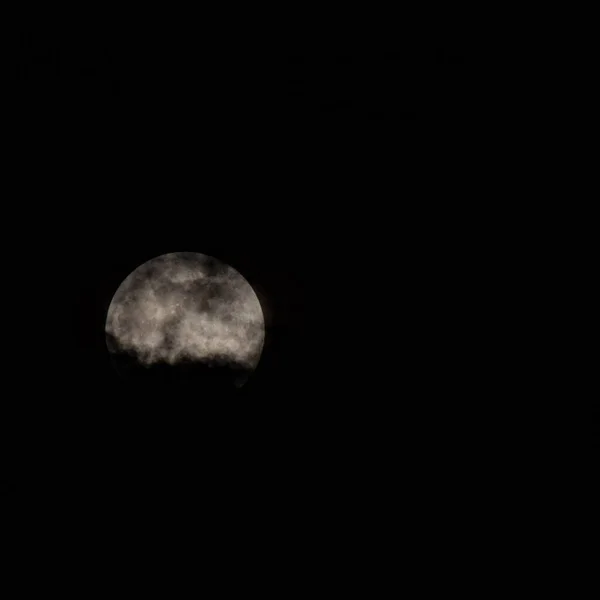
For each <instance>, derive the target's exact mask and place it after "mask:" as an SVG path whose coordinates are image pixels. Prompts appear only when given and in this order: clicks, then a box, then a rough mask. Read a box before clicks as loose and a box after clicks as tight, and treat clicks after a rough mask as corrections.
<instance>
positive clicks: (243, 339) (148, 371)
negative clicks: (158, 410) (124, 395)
mask: <svg viewBox="0 0 600 600" xmlns="http://www.w3.org/2000/svg"><path fill="white" fill-rule="evenodd" d="M105 332H106V344H107V347H108V350H109V352H110V355H111V359H112V362H113V365H114V366H115V368H116V369H117V371H118V372H119V373H120V374H121V375H124V376H132V377H137V378H145V379H146V380H151V381H153V382H154V381H157V382H158V381H160V382H163V381H169V382H174V383H178V382H181V381H185V382H189V381H190V380H192V379H193V380H194V382H198V383H199V384H200V385H203V384H207V386H208V388H209V389H211V390H212V389H221V388H227V387H231V386H233V387H240V386H242V385H243V384H244V383H245V382H246V381H247V379H248V377H249V375H250V374H251V373H252V372H253V371H254V370H255V369H256V367H257V365H258V362H259V360H260V356H261V353H262V348H263V344H264V339H265V324H264V317H263V312H262V309H261V305H260V302H259V300H258V297H257V296H256V293H255V292H254V290H253V289H252V287H251V286H250V284H249V283H248V282H247V281H246V280H245V279H244V277H242V275H240V273H238V272H237V271H236V270H235V269H234V268H232V267H230V266H228V265H226V264H225V263H223V262H221V261H219V260H217V259H216V258H213V257H212V256H207V255H205V254H199V253H192V252H176V253H171V254H164V255H162V256H158V257H156V258H153V259H151V260H149V261H147V262H145V263H144V264H142V265H141V266H139V267H138V268H137V269H135V270H134V271H133V272H132V273H131V274H130V275H129V276H128V277H126V278H125V280H124V281H123V283H121V285H120V286H119V288H118V289H117V291H116V293H115V295H114V297H113V299H112V302H111V303H110V306H109V308H108V313H107V317H106V326H105Z"/></svg>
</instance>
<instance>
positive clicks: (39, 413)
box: [5, 27, 591, 543]
mask: <svg viewBox="0 0 600 600" xmlns="http://www.w3.org/2000/svg"><path fill="white" fill-rule="evenodd" d="M159 31H160V34H157V33H156V32H154V33H152V32H150V33H149V32H145V33H144V32H139V31H137V32H136V34H135V35H132V34H131V31H126V30H124V31H120V32H111V33H110V34H109V33H107V32H106V31H102V32H98V31H94V32H92V31H79V32H77V33H72V32H71V33H70V34H69V35H62V34H60V35H59V34H57V33H45V34H41V35H38V34H37V33H36V34H34V33H32V32H27V33H24V34H23V35H22V36H21V37H20V39H19V42H18V45H17V46H16V48H17V52H16V53H15V54H16V57H15V61H14V69H15V73H14V75H15V76H16V77H15V80H16V81H17V83H16V84H14V86H13V87H12V90H13V91H14V92H15V93H14V106H12V107H11V111H12V112H11V117H12V121H13V123H14V125H15V128H14V129H15V135H14V137H11V144H14V145H13V147H12V149H13V151H12V152H11V158H12V159H14V164H13V163H12V161H11V164H10V165H9V167H8V170H9V171H10V170H12V173H13V174H14V179H15V185H14V186H13V190H14V191H13V193H12V194H11V199H10V201H9V202H8V206H9V207H10V208H8V209H7V216H8V218H7V220H6V221H5V233H6V239H7V240H8V239H9V238H10V239H12V237H11V236H17V242H16V243H14V244H13V243H12V242H9V248H10V251H11V252H12V253H14V254H15V255H16V258H15V259H14V260H13V261H10V263H9V265H8V267H9V268H10V269H14V273H13V272H12V271H11V273H10V277H11V278H12V281H14V282H15V286H14V288H13V289H17V290H21V292H18V293H17V295H18V296H19V297H18V298H15V299H14V300H13V302H14V303H18V305H19V315H21V314H22V315H23V317H19V323H18V325H17V326H18V327H19V328H20V329H21V330H23V328H25V329H26V331H27V332H28V334H27V335H21V336H19V340H20V341H19V342H18V343H19V344H22V347H20V348H19V351H18V353H17V354H18V356H20V357H22V360H20V361H19V363H20V364H19V365H18V369H16V370H18V385H17V386H16V387H15V388H14V389H13V391H12V392H11V395H12V396H13V397H14V398H13V401H12V402H11V403H10V404H7V406H8V407H9V408H7V419H6V420H5V422H6V423H8V429H9V431H10V436H9V437H8V438H7V439H10V440H12V441H11V443H10V444H9V446H10V448H11V449H10V454H11V455H12V457H13V460H12V462H11V465H12V466H13V467H14V468H12V469H11V472H10V475H9V476H8V479H7V480H8V481H9V486H10V487H11V489H12V490H13V491H21V492H22V494H21V497H22V498H23V499H24V501H25V502H29V503H33V505H35V498H36V497H37V496H39V494H45V495H46V496H53V495H54V496H53V497H56V498H61V499H64V497H65V494H71V497H76V498H78V500H77V501H74V500H72V501H69V502H68V503H67V505H68V507H69V508H67V512H68V511H74V512H75V513H77V512H78V511H79V512H81V514H82V515H84V514H87V513H86V511H89V510H96V509H93V508H90V507H96V508H97V507H98V506H102V507H105V508H106V507H107V506H111V507H112V508H110V509H109V508H106V511H109V512H110V511H112V512H110V514H114V515H116V517H115V519H116V520H117V522H122V521H124V520H127V519H132V520H136V521H137V520H140V519H141V518H140V517H139V515H140V514H146V513H145V512H144V511H146V510H148V511H150V510H151V509H150V508H148V506H149V504H152V503H153V502H155V501H157V499H161V501H164V502H165V503H170V502H171V501H172V502H175V503H177V502H181V503H182V504H183V505H185V506H186V507H188V509H189V507H190V506H194V503H198V504H197V505H196V506H200V505H201V506H202V507H206V508H202V511H201V512H202V515H203V516H202V515H201V518H200V517H198V515H197V514H196V518H197V519H199V520H200V521H203V520H204V521H207V522H208V521H210V522H214V521H218V522H219V523H223V522H224V521H227V522H228V523H229V526H231V527H241V528H244V527H246V526H247V525H244V524H243V523H244V522H247V521H253V522H255V524H256V521H260V522H265V519H266V520H267V521H269V522H273V521H277V522H284V523H287V525H286V526H285V527H292V528H293V529H297V530H301V529H303V528H306V530H312V528H315V527H317V528H318V527H322V523H323V522H324V521H330V522H336V523H338V525H336V526H335V530H336V532H337V533H336V534H335V535H337V536H342V537H343V535H349V534H348V530H347V529H346V534H343V530H344V525H343V523H346V524H347V523H348V519H350V512H351V510H353V509H350V508H349V506H350V505H351V504H353V502H354V501H358V499H360V498H362V499H363V500H360V501H361V502H363V501H364V502H367V501H368V500H367V499H366V498H367V496H369V494H371V493H372V494H374V495H375V496H376V497H377V498H379V500H378V502H381V503H382V504H386V503H388V502H392V501H393V500H392V498H394V497H396V496H394V495H393V491H394V490H397V489H398V487H399V486H400V487H401V488H402V489H404V490H405V491H404V492H403V493H402V496H403V498H404V500H403V501H404V502H406V503H407V504H406V506H407V508H406V511H408V513H410V514H413V515H417V514H421V512H422V511H424V512H426V513H427V515H428V516H427V519H426V520H427V522H428V523H429V525H428V527H430V528H432V529H435V528H439V527H441V528H442V529H444V528H449V529H451V528H452V525H451V521H453V519H450V518H447V519H446V518H444V517H443V515H444V514H446V515H448V514H450V513H452V514H457V513H456V511H459V512H460V511H466V512H470V513H471V514H479V511H485V510H486V509H485V507H486V506H489V505H488V503H487V501H486V498H488V494H489V497H491V496H494V497H495V499H497V498H498V494H500V495H501V494H503V493H505V494H507V496H510V493H508V492H507V491H506V488H505V489H504V491H500V490H499V489H498V488H499V487H500V486H498V481H499V480H503V478H507V477H511V478H515V477H517V478H520V481H521V483H522V484H523V485H531V472H532V471H531V469H530V466H531V465H532V464H534V463H535V464H539V462H538V463H536V460H538V461H539V460H540V457H542V459H543V457H544V456H545V454H544V453H545V452H547V451H549V448H546V447H543V448H539V447H537V448H534V449H532V448H529V453H528V454H527V457H528V458H527V459H525V458H523V456H524V455H523V452H522V451H523V449H524V448H525V446H526V445H527V442H528V441H529V443H530V445H534V442H533V441H532V440H533V437H535V436H534V435H533V432H532V430H531V429H530V427H531V420H530V416H531V411H532V410H534V409H533V408H532V406H531V405H530V404H526V403H524V402H523V397H524V395H526V393H527V391H526V390H523V389H520V388H519V386H518V385H517V384H516V383H514V381H513V379H512V376H511V377H510V378H509V377H508V376H507V377H503V376H502V374H503V373H507V372H511V371H512V370H513V369H514V367H515V366H517V362H516V361H514V359H513V358H512V355H511V354H510V352H505V351H504V348H505V346H504V344H505V343H506V342H505V340H503V341H502V342H500V341H498V343H497V344H493V345H494V350H493V351H492V350H490V349H489V341H490V338H492V339H498V340H500V333H499V330H502V329H503V328H504V327H509V322H510V318H509V317H507V316H506V314H507V311H508V310H509V307H510V306H512V304H513V303H514V302H515V301H516V298H517V297H518V294H515V293H513V292H512V290H510V289H507V288H506V287H504V286H502V285H501V283H500V282H501V281H503V278H504V277H506V273H505V269H507V267H503V266H502V264H501V259H502V255H501V253H500V256H499V251H498V249H497V248H494V247H490V246H492V244H490V240H491V239H493V238H496V236H498V235H499V232H498V229H502V227H501V226H500V225H499V223H500V222H502V223H503V222H504V221H503V220H502V217H501V214H502V211H503V209H505V208H506V206H505V205H503V204H498V203H497V194H498V189H499V188H501V185H502V184H501V182H499V181H497V180H496V179H493V178H490V177H489V176H488V172H489V166H490V165H489V163H490V162H492V160H493V159H491V158H490V157H489V155H488V154H486V152H485V151H484V146H485V144H484V140H485V138H486V137H489V136H491V135H493V134H492V132H495V127H497V116H498V112H497V109H498V105H497V104H494V102H493V101H492V95H493V94H494V91H495V90H497V88H496V87H495V85H497V81H495V82H494V84H491V82H490V74H489V69H490V68H491V65H490V64H489V63H487V64H486V62H485V61H484V60H481V57H479V56H478V53H477V49H476V48H473V47H470V46H469V44H468V43H467V42H466V40H465V38H462V37H460V36H459V35H458V34H454V35H452V34H448V33H447V34H445V35H441V34H431V33H430V34H429V35H425V36H424V35H423V34H422V33H417V32H411V31H410V27H408V28H405V29H403V30H402V32H401V33H396V35H394V34H390V35H389V36H380V37H378V36H375V37H374V38H373V39H371V38H369V39H367V38H366V37H364V36H357V37H354V38H352V36H351V37H350V39H349V40H346V41H339V42H338V41H337V40H334V39H333V38H332V37H331V36H330V37H328V36H325V37H324V38H323V39H322V40H321V41H317V40H316V39H314V38H310V36H308V37H303V36H302V35H298V36H286V35H282V36H278V37H277V39H276V38H275V36H271V37H266V36H264V35H262V36H258V35H254V36H252V35H247V36H241V35H235V36H233V35H232V36H231V38H228V37H224V36H223V32H219V33H213V34H211V33H210V32H206V31H205V32H204V33H203V35H202V36H201V38H200V39H198V37H197V36H195V35H192V34H191V33H190V32H189V31H188V32H186V33H184V32H183V31H181V32H178V31H177V29H175V30H172V31H170V32H169V33H167V32H166V31H162V30H159ZM486 69H487V70H486ZM482 196H485V199H482ZM176 251H192V252H202V253H205V254H210V255H213V256H216V257H217V258H219V259H221V260H223V261H225V262H227V263H229V264H230V265H232V266H233V267H235V268H236V269H237V270H238V271H240V272H241V273H242V274H243V275H244V276H245V277H246V278H247V279H248V280H249V282H250V283H251V284H252V285H253V286H254V287H255V289H256V290H257V292H258V293H259V295H260V298H261V301H262V302H263V305H264V307H265V313H266V315H267V318H268V331H267V341H266V346H265V350H264V353H263V358H262V360H261V363H260V365H259V368H258V369H257V371H256V373H255V374H254V376H253V378H252V379H251V381H250V382H249V383H248V384H247V385H246V386H245V387H244V388H243V390H242V392H241V393H240V394H239V395H238V396H236V397H233V398H229V399H227V401H226V402H222V399H219V401H217V399H215V398H199V397H197V396H196V395H195V394H194V390H193V389H188V390H184V391H182V390H177V391H176V392H175V391H174V392H173V393H172V394H170V395H169V397H164V396H162V395H158V394H150V395H147V393H144V394H141V393H140V390H139V389H136V388H135V386H132V385H128V384H125V383H123V382H122V381H120V380H119V379H118V378H117V377H116V376H115V374H114V373H113V371H112V370H111V368H110V365H109V361H108V354H107V351H106V346H105V340H104V320H105V316H106V311H107V309H108V305H109V303H110V300H111V298H112V295H113V294H114V292H115V290H116V289H117V287H118V285H119V284H120V282H121V281H122V280H123V279H124V277H126V276H127V275H128V274H129V273H130V272H131V271H132V270H133V269H134V268H136V267H137V266H139V264H141V263H142V262H144V261H146V260H148V259H150V258H152V257H155V256H157V255H159V254H163V253H166V252H176ZM490 274H492V275H493V277H490ZM7 277H8V275H7ZM17 282H18V285H16V283H17ZM24 290H26V291H24ZM21 311H22V312H21ZM23 323H25V325H23ZM509 345H510V342H509ZM16 370H15V371H16ZM525 422H527V425H525V424H524V423H525ZM535 439H536V440H537V437H535ZM536 443H537V442H536ZM590 444H591V442H590ZM559 446H560V444H559ZM517 448H518V449H519V451H517ZM561 448H562V446H561ZM546 456H547V455H546ZM509 472H510V475H509ZM23 490H26V492H25V491H23ZM52 490H53V491H52ZM66 490H68V492H67V491H66ZM461 490H462V491H461ZM466 490H471V491H473V490H477V493H476V494H475V495H474V496H473V495H470V496H469V497H470V498H471V499H470V500H468V501H466V500H465V499H464V498H465V496H464V494H465V493H466ZM367 491H369V493H367ZM73 494H74V495H75V496H73ZM440 494H444V497H445V498H446V500H445V503H444V504H443V506H442V505H440V504H439V503H437V501H436V498H439V496H440ZM36 495H37V496H36ZM117 496H118V497H119V498H129V500H123V502H128V503H129V504H128V506H129V508H127V510H125V509H123V508H122V506H121V505H120V504H119V502H121V501H119V502H117V501H116V500H115V499H114V498H115V497H117ZM148 498H152V501H151V502H150V501H149V500H148ZM474 498H475V499H474ZM177 499H178V500H177ZM352 499H354V500H352ZM61 502H62V500H61V501H59V500H56V502H55V503H54V504H53V506H55V507H57V506H59V505H61ZM511 502H513V501H512V500H511V499H510V498H508V497H507V498H506V504H507V505H511ZM65 506H66V505H65V504H62V507H63V508H62V509H61V510H64V509H65ZM85 507H87V508H85ZM143 507H146V508H143ZM243 507H245V508H243ZM417 507H418V508H417ZM442 509H443V510H442ZM98 510H99V509H98ZM104 510H105V509H104V508H103V509H102V510H100V512H102V514H104V513H103V511H104ZM189 510H193V509H189ZM197 510H199V509H197ZM507 510H509V509H507ZM123 511H125V512H123ZM224 512H225V513H226V514H227V518H226V519H223V517H222V515H223V513H224ZM125 513H126V514H125ZM98 514H99V513H98ZM107 514H108V513H107ZM186 514H189V513H186ZM248 514H250V515H252V518H250V517H249V516H248ZM292 514H293V515H295V516H294V517H293V518H291V517H290V515H292ZM127 515H128V516H127ZM135 515H138V516H137V517H135ZM244 515H245V516H244ZM265 515H266V516H265ZM286 515H287V516H286ZM436 515H437V516H436ZM440 515H441V518H440ZM82 518H85V517H82ZM99 518H100V517H99ZM373 518H376V517H373ZM415 518H417V517H415ZM103 519H104V520H103ZM504 519H506V520H509V518H508V517H506V516H505V517H502V519H500V520H502V522H505V521H504ZM100 520H101V521H102V522H103V523H104V522H105V521H106V522H108V521H110V519H109V518H108V517H101V518H100ZM141 520H142V521H143V519H141ZM193 520H194V519H193ZM290 520H291V521H293V526H292V525H289V523H290ZM204 521H203V522H204ZM194 522H195V521H194ZM232 523H233V524H234V525H232ZM317 523H320V524H321V525H317ZM224 526H225V525H223V527H224ZM139 527H140V530H141V529H143V524H140V526H139ZM282 527H283V525H282ZM332 527H333V526H332ZM254 535H258V534H256V532H255V534H254ZM290 535H291V534H290ZM332 535H333V534H332ZM448 535H450V534H448ZM273 543H276V542H273Z"/></svg>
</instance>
